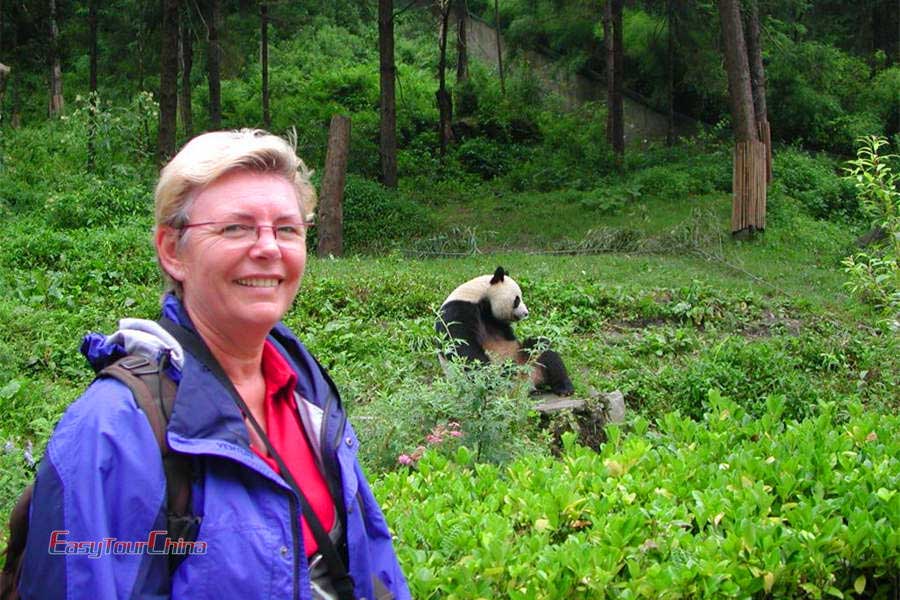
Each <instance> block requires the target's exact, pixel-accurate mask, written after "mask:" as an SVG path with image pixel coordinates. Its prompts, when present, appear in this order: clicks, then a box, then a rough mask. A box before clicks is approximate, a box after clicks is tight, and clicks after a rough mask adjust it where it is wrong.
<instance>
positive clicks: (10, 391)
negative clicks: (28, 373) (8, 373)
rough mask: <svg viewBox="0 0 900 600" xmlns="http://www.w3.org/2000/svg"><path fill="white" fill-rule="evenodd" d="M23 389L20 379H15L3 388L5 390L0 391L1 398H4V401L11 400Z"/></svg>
mask: <svg viewBox="0 0 900 600" xmlns="http://www.w3.org/2000/svg"><path fill="white" fill-rule="evenodd" d="M21 387H22V381H21V380H19V379H13V380H12V381H10V382H9V383H7V384H6V385H5V386H3V389H0V398H2V399H3V400H9V399H10V398H12V397H13V396H15V395H16V393H17V392H18V391H19V389H21Z"/></svg>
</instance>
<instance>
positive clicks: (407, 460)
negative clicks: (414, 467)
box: [397, 454, 413, 466]
mask: <svg viewBox="0 0 900 600" xmlns="http://www.w3.org/2000/svg"><path fill="white" fill-rule="evenodd" d="M397 462H398V463H400V464H401V465H406V466H410V465H411V464H413V459H412V457H411V456H410V455H409V454H401V455H400V456H398V457H397Z"/></svg>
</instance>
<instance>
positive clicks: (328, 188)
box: [318, 115, 350, 257]
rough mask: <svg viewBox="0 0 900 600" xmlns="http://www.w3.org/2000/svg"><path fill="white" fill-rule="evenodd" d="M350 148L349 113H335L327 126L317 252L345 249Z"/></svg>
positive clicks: (324, 253) (339, 253) (335, 252)
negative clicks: (345, 217)
mask: <svg viewBox="0 0 900 600" xmlns="http://www.w3.org/2000/svg"><path fill="white" fill-rule="evenodd" d="M349 151H350V117H345V116H343V115H334V116H333V117H331V126H330V127H329V129H328V152H327V154H326V155H325V177H324V178H323V179H322V198H321V200H322V202H321V205H320V206H319V248H318V256H320V257H324V256H328V255H332V256H342V255H343V253H344V250H343V248H344V210H343V201H344V182H345V180H346V178H347V154H348V153H349Z"/></svg>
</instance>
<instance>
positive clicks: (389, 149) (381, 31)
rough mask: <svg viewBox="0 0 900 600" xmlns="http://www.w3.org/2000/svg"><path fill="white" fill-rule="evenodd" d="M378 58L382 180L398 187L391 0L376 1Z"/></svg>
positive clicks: (391, 186) (392, 11)
mask: <svg viewBox="0 0 900 600" xmlns="http://www.w3.org/2000/svg"><path fill="white" fill-rule="evenodd" d="M378 58H379V75H380V81H381V95H380V101H379V107H380V117H381V132H380V140H379V147H378V151H379V154H380V155H381V183H383V184H384V185H385V186H387V187H390V188H395V187H397V100H396V92H395V85H396V77H397V67H396V65H395V64H394V2H393V0H378Z"/></svg>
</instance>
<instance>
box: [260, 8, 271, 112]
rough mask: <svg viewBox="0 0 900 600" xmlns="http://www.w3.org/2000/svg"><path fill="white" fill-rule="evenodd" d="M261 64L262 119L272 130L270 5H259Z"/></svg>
mask: <svg viewBox="0 0 900 600" xmlns="http://www.w3.org/2000/svg"><path fill="white" fill-rule="evenodd" d="M259 63H260V66H261V69H262V117H263V125H264V126H265V128H266V129H271V128H272V118H271V116H270V115H269V5H268V4H267V3H265V2H260V4H259Z"/></svg>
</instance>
